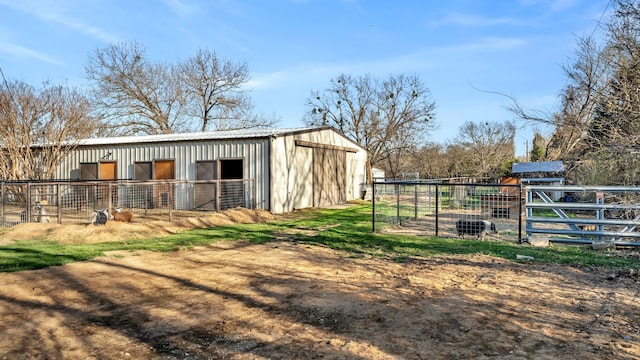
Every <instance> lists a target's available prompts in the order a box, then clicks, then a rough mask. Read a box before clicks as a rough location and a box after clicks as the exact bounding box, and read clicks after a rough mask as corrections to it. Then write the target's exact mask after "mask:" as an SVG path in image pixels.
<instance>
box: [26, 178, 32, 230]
mask: <svg viewBox="0 0 640 360" xmlns="http://www.w3.org/2000/svg"><path fill="white" fill-rule="evenodd" d="M25 190H26V191H25V197H26V199H25V200H26V206H27V209H26V210H27V222H31V215H32V214H31V183H29V182H28V183H27V188H26V189H25Z"/></svg>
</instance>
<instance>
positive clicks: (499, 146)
mask: <svg viewBox="0 0 640 360" xmlns="http://www.w3.org/2000/svg"><path fill="white" fill-rule="evenodd" d="M515 133H516V130H515V125H513V124H512V123H510V122H508V121H505V122H504V123H498V122H481V123H475V122H471V121H467V122H465V123H464V124H463V125H462V126H461V127H460V129H459V132H458V136H457V137H456V138H455V139H454V143H455V144H457V145H460V146H461V147H462V148H463V149H466V155H465V156H466V157H467V159H468V164H469V165H471V169H469V170H470V172H471V174H472V175H474V176H496V175H501V173H502V171H501V168H502V165H503V163H504V162H505V161H511V160H513V157H514V145H513V138H514V137H515Z"/></svg>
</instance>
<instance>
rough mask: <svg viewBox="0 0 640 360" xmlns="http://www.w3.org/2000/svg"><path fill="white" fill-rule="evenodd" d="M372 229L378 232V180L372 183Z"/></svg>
mask: <svg viewBox="0 0 640 360" xmlns="http://www.w3.org/2000/svg"><path fill="white" fill-rule="evenodd" d="M371 188H372V189H371V214H372V216H371V231H372V232H374V233H375V232H376V182H375V181H374V182H373V183H372V184H371Z"/></svg>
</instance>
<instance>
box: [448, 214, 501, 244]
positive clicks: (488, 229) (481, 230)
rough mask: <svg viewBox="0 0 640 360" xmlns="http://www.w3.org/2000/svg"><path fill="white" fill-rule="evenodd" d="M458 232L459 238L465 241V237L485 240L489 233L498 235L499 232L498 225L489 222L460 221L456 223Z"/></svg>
mask: <svg viewBox="0 0 640 360" xmlns="http://www.w3.org/2000/svg"><path fill="white" fill-rule="evenodd" d="M456 232H457V233H458V237H460V238H463V239H464V236H465V235H471V236H476V237H478V239H481V240H484V236H485V235H486V234H487V233H494V234H497V233H498V230H497V229H496V224H494V223H492V222H491V221H488V220H467V219H460V220H458V221H457V222H456Z"/></svg>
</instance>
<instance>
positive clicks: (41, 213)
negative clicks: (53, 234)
mask: <svg viewBox="0 0 640 360" xmlns="http://www.w3.org/2000/svg"><path fill="white" fill-rule="evenodd" d="M33 213H34V214H35V215H36V222H39V223H50V222H51V218H50V217H49V213H48V212H47V209H45V208H44V206H43V204H41V203H37V204H36V206H34V207H33Z"/></svg>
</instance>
